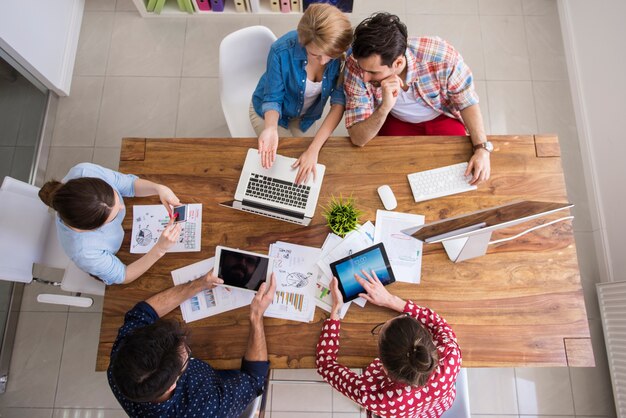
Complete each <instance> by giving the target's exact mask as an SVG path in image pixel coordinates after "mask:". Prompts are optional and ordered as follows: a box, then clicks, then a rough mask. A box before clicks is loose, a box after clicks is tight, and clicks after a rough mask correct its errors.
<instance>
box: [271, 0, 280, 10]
mask: <svg viewBox="0 0 626 418" xmlns="http://www.w3.org/2000/svg"><path fill="white" fill-rule="evenodd" d="M270 9H271V10H272V12H280V0H270Z"/></svg>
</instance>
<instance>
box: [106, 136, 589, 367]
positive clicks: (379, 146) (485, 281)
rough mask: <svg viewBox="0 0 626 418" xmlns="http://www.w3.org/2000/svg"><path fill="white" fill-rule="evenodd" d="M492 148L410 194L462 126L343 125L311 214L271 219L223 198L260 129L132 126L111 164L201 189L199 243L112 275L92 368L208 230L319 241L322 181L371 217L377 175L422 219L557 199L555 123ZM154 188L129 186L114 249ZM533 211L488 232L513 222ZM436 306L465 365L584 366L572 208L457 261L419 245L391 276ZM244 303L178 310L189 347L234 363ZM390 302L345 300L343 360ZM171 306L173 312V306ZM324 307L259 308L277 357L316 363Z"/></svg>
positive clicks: (250, 246) (192, 197) (259, 248)
mask: <svg viewBox="0 0 626 418" xmlns="http://www.w3.org/2000/svg"><path fill="white" fill-rule="evenodd" d="M490 140H491V141H492V142H493V143H494V146H495V152H494V153H493V155H492V157H491V167H492V175H491V178H490V179H489V181H488V182H486V183H485V184H483V185H481V186H480V187H479V188H478V190H475V191H471V192H467V193H462V194H457V195H454V196H448V197H445V198H439V199H435V200H431V201H426V202H421V203H415V202H414V200H413V196H412V194H411V190H410V187H409V184H408V181H407V177H406V175H407V174H408V173H413V172H416V171H422V170H428V169H431V168H436V167H440V166H444V165H449V164H454V163H458V162H463V161H467V160H468V159H469V156H470V155H471V147H470V143H469V141H468V140H467V138H466V137H415V138H395V137H386V138H383V137H381V138H376V139H374V140H373V141H372V142H371V143H369V144H368V145H367V146H366V147H363V148H359V147H355V146H353V145H351V144H350V142H349V140H348V139H347V138H330V139H329V141H328V142H327V144H326V145H325V146H324V148H323V149H322V151H321V152H320V156H319V161H320V162H321V163H323V164H325V165H326V167H327V168H326V175H325V177H324V182H323V186H322V192H321V195H320V199H319V202H318V208H317V211H316V214H315V217H314V219H313V222H312V224H311V226H309V227H300V226H298V225H294V224H290V223H286V222H280V221H277V220H272V219H269V218H265V217H260V216H256V215H252V214H248V213H244V212H240V211H235V210H232V209H227V208H223V207H221V206H219V205H218V203H219V202H222V201H227V200H229V199H232V197H233V195H234V193H235V188H236V186H237V182H238V179H239V174H240V171H241V168H242V166H243V162H244V159H245V154H246V152H247V150H248V148H254V147H256V139H230V138H229V139H137V138H127V139H124V141H123V143H122V151H121V157H120V159H121V162H120V171H122V172H125V173H133V174H137V175H139V176H140V177H142V178H145V179H148V180H152V181H154V182H157V183H162V184H165V185H167V186H169V187H171V188H172V190H174V192H175V193H176V194H177V196H178V197H179V198H180V200H181V201H182V202H184V203H202V204H203V215H202V220H203V224H202V251H201V252H195V253H171V254H167V255H165V257H163V258H162V259H161V260H160V261H159V262H157V263H156V265H155V266H153V267H152V268H151V269H150V270H148V272H147V273H146V274H144V275H143V276H142V277H141V278H139V279H138V280H136V281H135V282H133V283H131V284H129V285H126V286H108V287H107V290H106V294H105V298H104V309H103V315H102V327H101V330H100V344H99V346H98V358H97V365H96V369H97V370H105V369H106V368H107V366H108V364H109V353H110V351H111V346H112V344H113V341H114V340H115V337H116V335H117V331H118V328H119V327H120V326H121V325H122V322H123V317H124V313H125V312H126V311H128V310H129V309H131V308H132V307H133V306H134V304H135V303H137V302H139V301H141V300H145V299H147V298H148V297H150V296H151V295H153V294H155V293H157V292H159V291H161V290H164V289H166V288H168V287H170V286H172V285H173V282H172V277H171V275H170V272H171V271H172V270H174V269H177V268H180V267H183V266H186V265H189V264H191V263H194V262H196V261H199V260H202V259H206V258H209V257H212V256H213V255H214V251H215V246H216V245H218V244H221V245H226V246H230V247H239V248H241V249H245V250H249V251H256V252H262V253H265V254H267V251H268V247H269V244H271V243H273V242H275V241H278V240H281V241H287V242H292V243H296V244H303V245H309V246H316V247H320V246H321V245H322V243H323V241H324V238H325V237H326V235H327V234H328V233H329V229H328V228H327V227H326V225H325V221H324V218H323V216H322V214H321V212H322V210H321V208H320V205H325V204H326V203H327V202H328V201H329V198H330V196H331V195H335V196H337V195H343V196H350V195H352V196H354V197H355V198H356V200H357V205H358V207H359V208H360V209H361V210H362V211H363V212H364V215H363V217H362V218H361V220H362V221H363V222H364V221H367V220H371V221H374V220H375V218H376V210H377V209H382V203H381V202H380V199H379V198H378V194H377V192H376V189H377V188H378V186H380V185H382V184H389V185H390V186H391V188H392V189H393V191H394V193H395V195H396V198H397V200H398V207H397V209H396V210H397V211H400V212H410V213H416V214H423V215H425V216H426V221H427V222H430V221H434V220H438V219H443V218H448V217H451V216H455V215H459V214H463V213H467V212H471V211H475V210H478V209H483V208H489V207H491V206H496V205H500V204H504V203H508V202H511V201H514V200H519V199H525V200H543V201H554V202H565V201H567V197H566V192H565V182H564V179H563V172H562V169H561V160H560V157H559V147H558V139H557V138H556V137H553V136H545V135H544V136H539V135H536V136H532V135H529V136H491V137H490ZM308 144H309V141H308V140H300V139H281V142H280V146H279V152H280V154H282V155H286V156H290V157H297V156H298V155H300V153H301V152H302V151H304V150H305V148H306V146H307V145H308ZM150 203H152V204H157V203H159V202H158V199H155V198H154V197H153V198H136V199H127V200H126V205H127V207H128V215H127V216H126V219H125V220H124V228H125V230H126V232H127V233H126V236H125V240H124V243H123V244H122V248H121V250H120V252H119V253H118V255H119V257H120V258H121V260H122V261H124V262H125V263H130V262H132V261H134V260H136V259H137V258H139V257H140V255H138V254H130V253H129V241H130V230H131V227H132V216H130V214H132V210H131V206H132V205H134V204H150ZM561 216H564V215H563V213H562V212H561V213H557V214H555V215H554V216H553V217H547V218H542V219H540V220H536V221H533V222H529V223H525V224H522V225H519V226H516V227H512V228H508V229H506V230H503V231H498V232H497V233H494V235H493V239H498V238H503V237H505V236H512V235H514V234H516V233H519V232H521V231H523V230H525V229H527V228H528V227H529V226H531V225H533V224H539V223H543V222H546V221H547V220H550V219H556V218H558V217H561ZM389 290H390V291H392V292H393V293H395V294H398V295H399V296H401V297H403V298H410V299H412V300H414V301H416V302H417V303H418V304H420V305H424V306H428V307H430V308H432V309H434V310H435V311H436V312H438V313H439V314H440V315H442V316H443V317H444V318H446V320H447V321H448V322H449V323H450V324H451V326H452V328H453V329H454V330H455V331H456V334H457V337H458V340H459V344H460V346H461V349H462V352H463V365H464V366H466V367H490V366H492V367H520V366H522V367H523V366H567V365H576V366H585V365H589V366H591V365H593V354H592V351H591V343H590V337H589V328H588V324H587V315H586V311H585V305H584V300H583V292H582V288H581V282H580V276H579V271H578V262H577V258H576V248H575V244H574V234H573V230H572V224H571V222H570V221H565V222H559V223H556V224H554V225H550V226H548V227H546V228H542V229H538V230H536V231H533V232H531V233H529V234H526V235H524V236H522V237H520V238H518V239H515V240H512V241H509V242H506V243H501V244H497V245H493V246H490V248H489V250H488V253H487V255H485V256H483V257H480V258H476V259H473V260H468V261H465V262H462V263H458V264H454V263H452V262H451V261H450V260H449V259H448V258H447V256H446V254H445V252H444V251H443V247H442V246H441V244H433V245H425V246H424V255H423V260H422V277H421V283H420V284H419V285H414V284H409V283H394V284H393V285H391V286H390V288H389ZM248 312H249V308H248V307H243V308H240V309H237V310H234V311H230V312H226V313H223V314H220V315H217V316H214V317H211V318H207V319H204V320H200V321H196V322H192V323H190V324H187V326H188V327H189V328H190V330H191V348H192V349H193V353H194V356H195V357H197V358H200V359H203V360H207V361H209V362H210V364H211V365H212V366H214V367H216V368H238V367H239V364H240V359H241V357H242V356H243V354H244V351H245V346H246V340H247V336H248ZM394 315H395V314H394V313H393V312H390V311H388V310H385V309H382V308H379V307H377V306H374V305H372V304H367V305H366V307H365V308H363V309H362V308H360V307H358V306H353V307H351V308H350V310H349V311H348V314H347V316H346V317H345V319H344V320H343V321H342V335H341V350H340V352H339V354H340V357H339V360H340V361H341V362H342V363H343V364H346V365H348V366H351V367H362V366H364V365H366V364H369V362H370V361H371V360H372V358H374V357H375V356H376V355H377V349H376V340H375V337H373V336H372V335H371V334H370V329H371V328H372V326H373V325H375V324H378V323H380V322H382V321H384V320H386V319H388V318H391V317H392V316H394ZM169 317H173V318H177V319H179V320H181V321H182V316H181V313H180V309H175V310H174V311H173V312H172V313H171V314H169ZM326 317H327V314H326V313H325V312H324V311H322V310H321V309H319V308H316V311H315V318H314V320H313V322H312V323H310V324H304V323H300V322H293V321H286V320H278V319H271V318H266V319H265V332H266V335H267V345H268V351H269V353H270V360H271V363H272V367H274V368H313V367H315V345H316V343H317V339H318V336H319V331H320V328H321V324H322V322H323V320H324V319H325V318H326Z"/></svg>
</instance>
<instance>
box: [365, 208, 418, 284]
mask: <svg viewBox="0 0 626 418" xmlns="http://www.w3.org/2000/svg"><path fill="white" fill-rule="evenodd" d="M423 224H424V216H423V215H415V214H412V213H401V212H390V211H386V210H378V211H376V230H375V233H374V241H375V242H376V243H379V242H382V243H383V244H384V245H385V251H387V256H388V257H389V263H390V264H391V269H392V270H393V274H394V276H396V280H397V281H399V282H408V283H419V282H420V277H421V272H422V242H421V241H419V240H417V239H415V238H413V237H411V236H409V235H406V234H403V233H402V232H400V231H402V230H403V229H407V228H412V227H415V226H418V225H423Z"/></svg>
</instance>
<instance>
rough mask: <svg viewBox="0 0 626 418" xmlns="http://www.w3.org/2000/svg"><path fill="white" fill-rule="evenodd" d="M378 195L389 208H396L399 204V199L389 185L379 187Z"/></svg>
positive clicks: (386, 207)
mask: <svg viewBox="0 0 626 418" xmlns="http://www.w3.org/2000/svg"><path fill="white" fill-rule="evenodd" d="M378 196H380V200H382V202H383V206H384V207H385V209H387V210H394V209H395V208H396V207H397V206H398V201H397V200H396V197H395V196H394V194H393V191H392V190H391V187H389V186H388V185H386V184H385V185H383V186H380V187H379V188H378Z"/></svg>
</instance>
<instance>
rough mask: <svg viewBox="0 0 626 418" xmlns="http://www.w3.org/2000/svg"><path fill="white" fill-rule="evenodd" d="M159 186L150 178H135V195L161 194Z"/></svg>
mask: <svg viewBox="0 0 626 418" xmlns="http://www.w3.org/2000/svg"><path fill="white" fill-rule="evenodd" d="M158 186H159V185H158V184H156V183H154V182H152V181H150V180H144V179H137V180H135V196H137V197H144V196H154V195H156V194H159V191H158V190H157V188H158Z"/></svg>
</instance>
